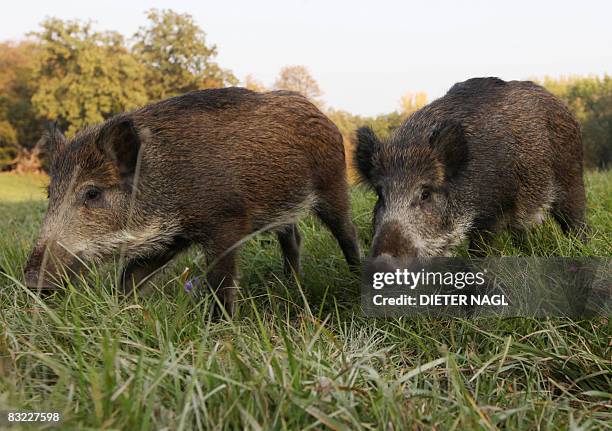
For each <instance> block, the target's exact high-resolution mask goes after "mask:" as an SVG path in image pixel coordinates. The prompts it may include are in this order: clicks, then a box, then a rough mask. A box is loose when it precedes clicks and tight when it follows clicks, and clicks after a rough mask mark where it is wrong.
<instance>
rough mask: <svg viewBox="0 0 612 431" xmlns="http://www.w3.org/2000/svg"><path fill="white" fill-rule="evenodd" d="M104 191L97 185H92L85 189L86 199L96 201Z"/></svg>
mask: <svg viewBox="0 0 612 431" xmlns="http://www.w3.org/2000/svg"><path fill="white" fill-rule="evenodd" d="M101 194H102V191H101V190H100V189H98V188H96V187H90V188H88V189H87V190H86V191H85V200H86V201H95V200H96V199H98V198H99V197H100V195H101Z"/></svg>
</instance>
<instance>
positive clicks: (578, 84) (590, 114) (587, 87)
mask: <svg viewBox="0 0 612 431" xmlns="http://www.w3.org/2000/svg"><path fill="white" fill-rule="evenodd" d="M541 84H542V85H544V86H545V87H546V88H547V89H548V90H549V91H550V92H552V93H553V94H555V95H556V96H558V97H559V98H561V99H563V100H564V101H565V102H566V103H567V105H568V107H569V108H570V109H571V110H572V111H573V112H574V114H575V115H576V117H577V119H578V121H579V123H580V125H581V128H582V141H583V145H584V161H585V165H586V166H587V167H591V168H608V167H610V166H612V77H611V76H608V75H605V76H604V77H603V78H600V77H598V76H592V77H569V78H561V79H552V78H544V79H543V80H542V82H541Z"/></svg>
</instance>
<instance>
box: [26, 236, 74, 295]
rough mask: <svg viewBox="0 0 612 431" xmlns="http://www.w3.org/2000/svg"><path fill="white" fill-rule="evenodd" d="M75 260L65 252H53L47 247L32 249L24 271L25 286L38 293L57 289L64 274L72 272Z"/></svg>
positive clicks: (38, 246) (40, 246)
mask: <svg viewBox="0 0 612 431" xmlns="http://www.w3.org/2000/svg"><path fill="white" fill-rule="evenodd" d="M75 261H76V259H74V258H72V257H71V256H70V255H69V254H68V253H66V252H63V253H62V252H58V251H56V252H54V251H53V250H52V249H51V248H50V247H49V246H48V245H46V244H45V245H37V246H35V247H34V249H33V250H32V252H31V253H30V256H29V258H28V262H27V263H26V266H25V269H24V278H25V285H26V287H28V288H29V289H31V290H33V291H36V292H40V293H46V294H48V293H51V292H53V291H54V290H56V289H57V287H58V285H59V284H60V283H61V280H62V279H63V275H64V274H65V273H71V272H72V271H74V266H75V265H74V264H75Z"/></svg>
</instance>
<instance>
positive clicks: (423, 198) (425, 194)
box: [421, 190, 431, 202]
mask: <svg viewBox="0 0 612 431" xmlns="http://www.w3.org/2000/svg"><path fill="white" fill-rule="evenodd" d="M430 197H431V192H430V191H429V190H423V191H422V192H421V202H425V201H428V200H429V198H430Z"/></svg>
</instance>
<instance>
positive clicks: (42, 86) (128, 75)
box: [32, 18, 147, 134]
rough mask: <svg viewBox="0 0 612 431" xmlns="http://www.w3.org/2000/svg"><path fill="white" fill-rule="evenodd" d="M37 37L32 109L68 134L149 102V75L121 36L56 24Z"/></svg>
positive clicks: (75, 23) (83, 25)
mask: <svg viewBox="0 0 612 431" xmlns="http://www.w3.org/2000/svg"><path fill="white" fill-rule="evenodd" d="M34 35H35V36H36V37H37V39H38V41H39V43H40V51H41V55H40V56H39V59H38V62H37V65H36V67H35V72H34V79H35V81H36V83H37V86H38V88H37V90H36V92H35V93H34V95H33V97H32V103H33V105H34V107H35V109H36V110H37V112H38V114H39V115H41V116H42V117H44V118H46V119H48V120H52V121H57V122H58V124H59V126H60V127H61V128H64V129H66V128H67V132H68V134H73V133H75V132H76V130H78V129H80V128H81V127H83V126H85V125H86V124H95V123H99V122H101V121H103V120H105V119H107V118H109V117H111V116H113V115H115V114H117V113H119V112H123V111H126V110H130V109H134V108H136V107H138V106H140V105H143V104H145V103H146V102H147V95H146V91H145V87H144V85H143V83H142V80H141V78H142V76H143V75H144V72H145V70H144V68H143V66H141V65H140V64H139V63H138V62H137V61H136V59H135V58H134V57H133V56H132V55H131V54H130V52H129V51H128V50H127V48H126V47H125V44H124V40H123V38H122V36H120V35H119V34H117V33H114V32H103V33H100V32H96V31H94V30H92V27H91V24H90V23H81V22H79V21H62V20H59V19H56V18H52V19H48V20H46V21H44V22H43V23H42V31H41V32H39V33H34Z"/></svg>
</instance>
